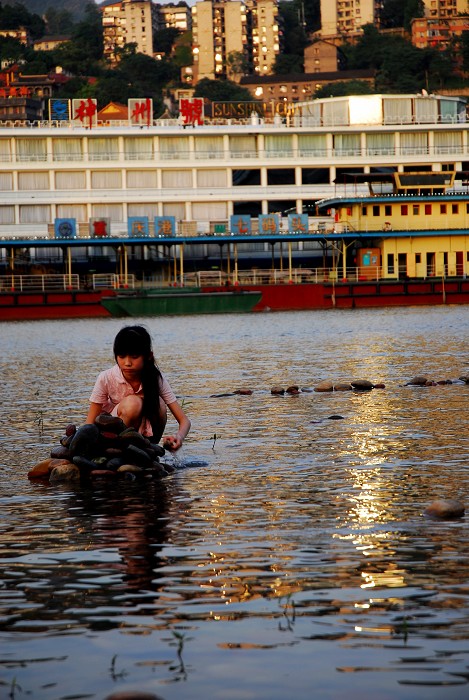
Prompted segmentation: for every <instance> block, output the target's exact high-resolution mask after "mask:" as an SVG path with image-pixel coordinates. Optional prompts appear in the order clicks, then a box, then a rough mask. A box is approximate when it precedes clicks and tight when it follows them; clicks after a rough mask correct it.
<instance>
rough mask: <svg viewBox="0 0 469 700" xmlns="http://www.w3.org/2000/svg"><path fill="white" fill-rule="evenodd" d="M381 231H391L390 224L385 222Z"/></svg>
mask: <svg viewBox="0 0 469 700" xmlns="http://www.w3.org/2000/svg"><path fill="white" fill-rule="evenodd" d="M383 231H392V224H391V222H390V221H385V222H384V224H383Z"/></svg>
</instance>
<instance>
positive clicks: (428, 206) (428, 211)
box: [425, 204, 432, 216]
mask: <svg viewBox="0 0 469 700" xmlns="http://www.w3.org/2000/svg"><path fill="white" fill-rule="evenodd" d="M431 213H432V205H431V204H425V214H426V215H427V216H431Z"/></svg>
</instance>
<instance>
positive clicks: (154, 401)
mask: <svg viewBox="0 0 469 700" xmlns="http://www.w3.org/2000/svg"><path fill="white" fill-rule="evenodd" d="M113 350H114V357H115V359H116V361H117V358H118V357H125V356H126V355H139V356H142V357H143V358H144V364H143V370H142V375H141V382H142V389H143V415H144V416H145V417H146V418H148V419H151V420H152V421H154V420H155V419H156V420H157V419H158V418H159V416H160V383H161V372H160V370H159V369H158V365H157V364H156V362H155V358H154V356H153V348H152V342H151V336H150V334H149V332H148V331H147V329H146V328H144V327H143V326H124V328H121V330H120V331H119V333H118V334H117V335H116V337H115V338H114V348H113Z"/></svg>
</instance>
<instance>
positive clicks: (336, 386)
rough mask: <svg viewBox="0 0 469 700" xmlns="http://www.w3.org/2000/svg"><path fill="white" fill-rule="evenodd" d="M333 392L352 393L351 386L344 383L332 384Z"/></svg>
mask: <svg viewBox="0 0 469 700" xmlns="http://www.w3.org/2000/svg"><path fill="white" fill-rule="evenodd" d="M334 391H352V385H351V384H347V383H346V382H339V383H338V384H334Z"/></svg>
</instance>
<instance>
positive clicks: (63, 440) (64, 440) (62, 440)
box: [60, 433, 75, 447]
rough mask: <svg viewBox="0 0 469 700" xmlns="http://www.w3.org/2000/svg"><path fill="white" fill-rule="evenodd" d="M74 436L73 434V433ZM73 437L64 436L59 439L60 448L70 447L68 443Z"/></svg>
mask: <svg viewBox="0 0 469 700" xmlns="http://www.w3.org/2000/svg"><path fill="white" fill-rule="evenodd" d="M73 435H75V433H73ZM73 435H64V436H63V438H60V444H61V445H62V447H70V443H71V442H72V440H73Z"/></svg>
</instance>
